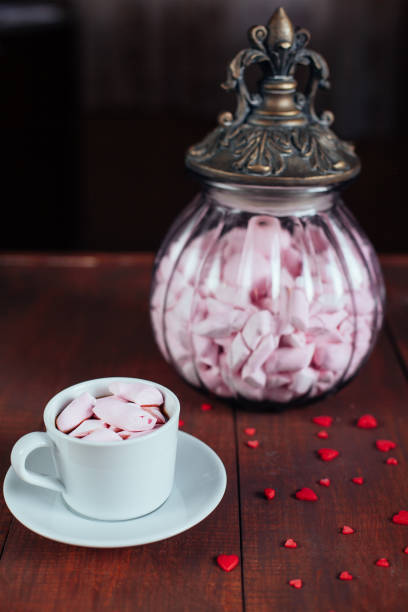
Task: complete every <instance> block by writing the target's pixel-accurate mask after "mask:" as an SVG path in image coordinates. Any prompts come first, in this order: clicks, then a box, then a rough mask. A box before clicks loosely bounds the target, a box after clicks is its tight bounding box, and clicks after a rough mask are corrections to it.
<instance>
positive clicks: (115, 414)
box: [93, 397, 156, 431]
mask: <svg viewBox="0 0 408 612" xmlns="http://www.w3.org/2000/svg"><path fill="white" fill-rule="evenodd" d="M93 411H94V414H95V415H96V416H97V417H98V418H99V419H101V420H102V421H104V422H105V423H109V425H113V426H115V427H120V428H121V429H128V430H129V431H144V430H146V429H152V428H153V427H154V425H155V424H156V418H155V417H153V416H152V415H151V414H150V413H149V412H147V411H146V410H143V409H142V408H140V406H137V405H136V404H133V403H131V402H126V401H124V400H122V399H120V398H117V397H103V398H101V399H97V400H96V403H95V406H94V408H93Z"/></svg>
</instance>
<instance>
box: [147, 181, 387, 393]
mask: <svg viewBox="0 0 408 612" xmlns="http://www.w3.org/2000/svg"><path fill="white" fill-rule="evenodd" d="M254 193H255V192H254ZM175 245H178V247H176V246H175ZM180 245H182V246H180ZM175 251H178V255H177V257H175V256H174V252H175ZM375 261H376V256H375V253H374V251H373V249H372V247H371V245H370V243H369V241H368V239H367V238H366V237H365V236H364V234H363V233H362V232H361V230H360V229H359V228H358V226H357V224H355V223H353V221H352V217H351V216H349V215H348V213H347V210H346V209H345V207H344V205H343V203H342V201H341V200H340V198H339V197H338V194H337V193H333V192H331V191H328V190H318V189H316V190H315V191H313V190H312V191H311V193H307V196H305V195H304V192H302V191H299V192H297V193H296V190H293V189H292V190H287V193H285V190H282V189H273V188H270V189H264V190H263V191H259V190H258V191H257V192H256V193H255V195H253V194H249V193H248V192H247V191H244V190H243V191H242V192H241V191H239V190H238V191H237V192H232V193H231V191H230V190H228V189H224V188H222V187H220V186H217V187H212V188H208V189H207V190H205V191H204V192H203V194H202V195H201V199H199V200H198V201H196V203H195V212H193V214H192V215H190V217H189V219H188V222H185V223H181V224H179V226H178V229H177V231H176V232H175V233H174V232H173V234H172V237H171V239H170V240H169V241H168V242H167V244H166V248H165V249H164V250H163V249H162V250H161V253H160V254H159V257H158V258H157V261H156V267H155V275H154V278H153V290H152V298H151V319H152V325H153V330H154V332H155V336H156V339H157V342H158V345H159V348H160V349H161V351H162V353H163V355H164V357H165V358H166V359H167V360H168V361H169V362H170V363H171V364H172V365H173V366H174V367H175V368H176V369H177V370H178V372H179V373H180V374H181V376H183V378H184V379H185V380H187V381H188V382H189V383H190V384H192V385H194V386H197V387H200V388H202V389H204V390H206V391H209V392H211V393H214V394H216V395H218V396H220V397H224V398H236V399H238V400H241V401H242V400H246V401H250V402H262V403H270V404H271V405H287V404H290V403H294V402H295V403H303V402H307V401H309V400H312V399H315V398H318V397H323V396H324V395H326V394H327V393H329V392H334V391H336V390H338V389H340V388H341V387H342V386H343V385H344V384H345V383H346V382H347V381H348V380H350V379H351V377H352V376H354V374H355V373H356V372H357V370H358V369H359V367H360V366H361V365H362V363H363V362H364V361H365V359H366V358H367V356H368V354H369V353H370V351H371V349H372V347H373V344H374V342H375V339H376V336H377V333H378V330H379V329H380V327H381V323H382V318H383V299H384V291H383V284H382V278H381V274H380V273H378V268H376V267H375V265H373V262H375ZM170 262H171V263H170ZM163 347H164V350H163Z"/></svg>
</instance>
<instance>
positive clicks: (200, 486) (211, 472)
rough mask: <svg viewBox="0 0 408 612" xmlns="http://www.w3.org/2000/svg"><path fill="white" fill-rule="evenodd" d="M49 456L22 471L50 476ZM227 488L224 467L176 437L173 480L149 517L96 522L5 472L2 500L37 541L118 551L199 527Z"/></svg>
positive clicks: (186, 438)
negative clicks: (36, 535)
mask: <svg viewBox="0 0 408 612" xmlns="http://www.w3.org/2000/svg"><path fill="white" fill-rule="evenodd" d="M51 463H52V462H51V461H50V455H49V450H48V449H46V448H41V449H38V450H37V451H34V452H33V453H32V454H31V455H30V457H29V458H28V459H27V467H29V468H30V469H32V470H34V471H38V472H41V473H43V474H49V475H55V473H54V469H53V466H52V465H51ZM226 484H227V477H226V473H225V468H224V464H223V463H222V461H221V459H220V458H219V457H218V455H216V453H215V452H214V451H213V450H212V449H211V448H210V447H209V446H207V445H206V444H204V442H201V441H200V440H198V439H197V438H194V437H193V436H191V435H189V434H186V433H184V432H179V440H178V447H177V460H176V474H175V482H174V487H173V490H172V492H171V494H170V497H169V498H168V500H167V501H166V502H165V503H164V504H163V505H162V506H161V507H160V508H158V509H157V510H155V511H154V512H152V513H151V514H147V515H146V516H143V517H141V518H137V519H132V520H129V521H98V520H92V519H89V518H85V517H83V516H80V515H79V514H76V513H75V512H73V511H72V510H70V509H69V508H68V506H66V504H65V502H64V501H63V499H62V497H61V496H60V494H59V493H55V492H53V491H50V490H47V489H43V488H41V487H35V486H33V485H30V484H28V483H26V482H24V481H22V480H20V478H19V477H18V476H17V475H16V473H15V471H14V469H13V468H12V467H10V468H9V470H8V472H7V474H6V478H5V479H4V487H3V492H4V499H5V500H6V503H7V506H8V508H9V510H10V512H12V514H14V516H15V517H16V518H17V519H18V520H19V521H20V523H22V524H23V525H25V526H26V527H28V528H29V529H31V531H34V532H35V533H38V534H39V535H42V536H45V537H46V538H50V539H51V540H56V541H57V542H64V543H65V544H75V545H77V546H90V547H96V548H118V547H122V546H136V545H138V544H148V543H149V542H157V541H158V540H164V539H165V538H170V537H171V536H174V535H176V534H178V533H181V532H182V531H185V530H186V529H189V528H190V527H193V525H196V524H197V523H199V522H200V521H202V520H203V519H204V518H205V517H206V516H208V515H209V514H210V512H212V511H213V510H214V508H216V506H217V505H218V504H219V502H220V501H221V499H222V496H223V495H224V491H225V487H226Z"/></svg>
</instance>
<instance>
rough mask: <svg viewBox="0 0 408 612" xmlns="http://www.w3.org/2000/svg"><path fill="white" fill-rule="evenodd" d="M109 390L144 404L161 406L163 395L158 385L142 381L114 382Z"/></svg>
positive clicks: (121, 396) (123, 397) (128, 399)
mask: <svg viewBox="0 0 408 612" xmlns="http://www.w3.org/2000/svg"><path fill="white" fill-rule="evenodd" d="M108 388H109V391H110V392H111V393H113V394H114V395H117V396H118V397H119V398H121V399H124V400H127V401H129V402H135V403H136V404H139V405H141V406H142V405H143V404H148V405H152V406H161V405H162V404H163V401H164V399H163V395H162V393H161V391H160V390H159V389H157V387H154V386H153V385H149V384H148V383H142V382H132V383H125V382H114V383H111V384H110V385H109V387H108ZM103 399H104V398H103Z"/></svg>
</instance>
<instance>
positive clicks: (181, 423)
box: [179, 419, 184, 427]
mask: <svg viewBox="0 0 408 612" xmlns="http://www.w3.org/2000/svg"><path fill="white" fill-rule="evenodd" d="M179 427H184V421H183V419H179Z"/></svg>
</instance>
